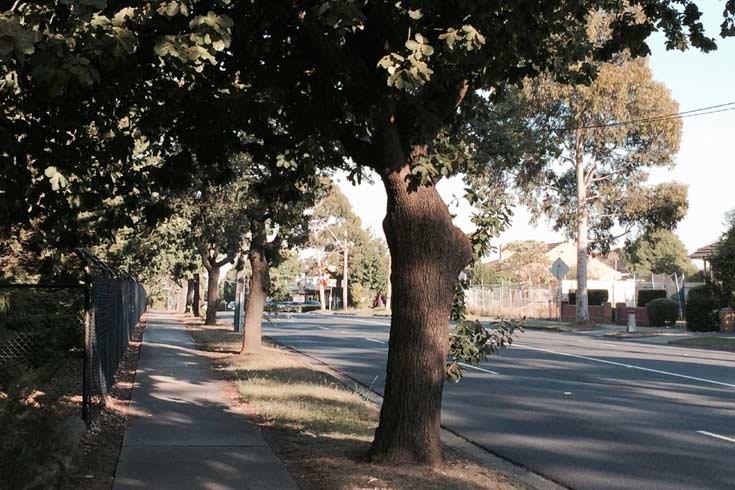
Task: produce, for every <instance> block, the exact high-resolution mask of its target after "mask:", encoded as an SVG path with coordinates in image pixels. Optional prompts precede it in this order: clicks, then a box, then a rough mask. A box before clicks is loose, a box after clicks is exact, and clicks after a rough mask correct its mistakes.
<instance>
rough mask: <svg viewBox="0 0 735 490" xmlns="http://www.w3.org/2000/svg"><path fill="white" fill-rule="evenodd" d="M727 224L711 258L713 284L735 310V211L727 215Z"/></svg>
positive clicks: (723, 300)
mask: <svg viewBox="0 0 735 490" xmlns="http://www.w3.org/2000/svg"><path fill="white" fill-rule="evenodd" d="M725 224H726V226H727V230H726V231H725V233H723V234H722V236H721V237H720V242H719V243H718V244H717V248H716V249H715V253H714V254H713V255H712V256H711V257H710V265H711V267H712V280H713V281H712V282H713V283H714V285H715V287H716V288H717V289H718V290H719V292H720V295H721V297H722V302H723V303H727V304H728V305H729V306H730V307H731V308H735V210H733V211H730V212H729V213H727V215H726V218H725Z"/></svg>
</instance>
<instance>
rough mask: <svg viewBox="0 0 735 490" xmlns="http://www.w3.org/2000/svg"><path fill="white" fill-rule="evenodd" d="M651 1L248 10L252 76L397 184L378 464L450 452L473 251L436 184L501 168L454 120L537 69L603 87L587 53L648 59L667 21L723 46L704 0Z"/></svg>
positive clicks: (239, 30) (244, 51)
mask: <svg viewBox="0 0 735 490" xmlns="http://www.w3.org/2000/svg"><path fill="white" fill-rule="evenodd" d="M642 4H643V5H640V4H638V3H636V5H640V6H641V8H644V9H645V13H646V16H645V17H642V16H640V15H634V13H635V11H633V12H631V10H630V9H628V8H627V6H626V5H625V4H623V3H619V4H614V5H613V4H610V3H609V2H599V3H598V2H561V3H559V2H541V1H539V2H532V3H531V4H526V3H524V4H523V5H522V6H520V7H518V6H516V7H514V6H508V5H507V4H505V3H488V2H466V1H442V2H431V3H429V2H422V3H420V4H419V3H418V2H412V1H411V2H400V3H394V2H386V3H382V2H366V3H357V2H343V1H336V0H334V1H318V2H313V3H309V4H302V3H300V2H297V3H288V4H286V3H278V2H267V3H260V4H259V5H258V6H257V8H251V6H250V5H249V4H247V6H245V5H246V4H245V3H243V2H240V3H239V4H238V5H239V6H240V7H239V10H237V13H236V14H235V13H233V15H232V18H233V19H236V22H235V24H234V26H233V29H234V30H235V32H236V33H235V35H234V36H233V39H234V40H235V41H234V42H233V45H234V50H235V52H237V54H238V56H240V57H241V60H242V59H243V57H244V59H245V60H246V62H245V63H243V62H242V61H241V66H242V65H243V64H245V65H246V66H247V67H248V68H249V70H248V71H247V73H248V76H249V79H251V80H256V81H257V80H262V81H263V85H265V84H266V83H267V84H269V85H270V86H276V85H277V86H278V88H279V89H280V90H281V91H282V93H283V94H291V95H287V96H286V98H287V100H288V101H289V104H288V105H287V106H286V107H285V109H286V110H287V111H288V112H289V113H290V115H291V117H293V118H295V120H299V119H300V120H302V121H303V123H304V124H305V125H308V126H309V127H310V128H313V129H314V130H315V131H316V132H318V137H319V138H321V139H322V140H323V141H324V142H325V144H326V145H338V147H340V148H342V149H343V150H344V153H345V155H346V156H349V157H350V158H351V162H353V163H354V166H353V169H354V175H355V177H356V178H357V177H359V176H360V175H361V174H362V172H363V170H364V169H372V170H373V171H374V172H375V173H376V174H377V175H378V176H379V178H380V179H381V182H382V183H383V185H384V187H385V189H386V193H387V196H388V202H387V210H386V218H385V220H384V222H383V228H384V232H385V235H386V239H387V243H388V247H389V249H390V252H391V283H392V291H393V294H392V302H391V306H392V311H393V316H392V318H391V332H390V342H389V352H388V363H387V376H386V387H385V397H384V402H383V405H382V408H381V415H380V422H379V426H378V429H377V431H376V434H375V439H374V441H373V444H372V447H371V451H370V454H371V457H372V459H373V460H374V461H383V462H390V463H398V462H421V463H426V464H435V463H438V462H439V461H440V460H441V443H440V437H439V434H440V431H439V429H440V410H441V398H442V388H443V382H444V378H445V375H446V372H445V370H446V366H445V362H444V361H445V359H446V356H447V353H448V348H449V332H448V318H449V314H450V310H451V305H452V302H453V298H454V292H455V286H456V285H457V277H458V274H459V272H460V271H461V270H462V269H463V268H464V267H465V266H466V265H467V264H468V263H469V262H470V259H471V257H472V246H471V243H470V240H469V238H468V237H467V236H466V235H465V234H464V233H462V232H461V231H460V230H459V229H458V228H456V227H455V226H454V225H453V224H452V217H451V215H450V213H449V211H448V209H447V207H446V205H445V203H444V202H443V201H442V199H441V197H440V196H439V194H438V192H437V191H436V183H437V182H438V181H439V180H440V179H441V178H442V177H443V176H445V175H454V174H457V173H460V172H467V173H468V174H471V173H474V172H470V170H477V169H481V168H482V165H484V164H486V163H488V161H487V160H483V161H481V162H479V163H477V162H476V160H475V161H474V163H475V164H473V160H474V159H473V158H466V157H467V156H468V153H469V156H473V155H472V148H471V147H469V146H465V145H462V144H459V143H460V142H459V141H458V139H459V138H458V137H457V135H458V133H456V132H453V131H452V129H453V126H452V125H453V122H454V121H455V120H457V119H460V120H462V119H464V118H466V117H471V115H472V114H471V112H472V110H473V109H474V108H478V109H479V108H480V107H487V105H488V100H487V97H483V95H482V94H483V93H485V94H487V93H489V94H490V95H493V94H496V93H498V94H499V93H501V92H502V91H503V90H504V88H505V87H507V86H508V85H509V84H513V83H517V82H520V81H521V80H522V79H523V78H524V77H527V76H533V75H535V74H537V73H539V72H547V71H548V72H550V73H553V74H554V75H555V77H556V78H558V79H566V80H575V81H581V80H585V79H587V80H588V79H589V78H591V76H592V75H593V72H594V67H593V66H592V65H591V64H590V63H587V62H586V60H588V59H593V60H594V59H610V58H611V57H612V55H613V54H615V53H618V52H621V51H622V50H623V49H624V48H628V49H630V51H631V53H632V55H633V56H640V55H644V54H647V53H648V47H647V45H646V43H645V39H646V38H647V37H648V35H649V34H650V33H651V32H652V31H654V30H656V29H661V30H663V31H664V32H665V33H666V35H667V37H668V39H669V44H670V47H672V48H680V49H683V48H685V47H687V45H688V43H689V40H691V43H692V44H694V45H695V46H698V47H701V48H702V49H705V50H710V49H714V47H715V46H714V41H713V40H711V39H709V38H707V37H706V36H705V35H704V33H703V29H702V26H701V23H700V22H699V17H700V14H699V11H698V9H697V7H696V5H695V4H693V3H691V2H687V1H686V0H685V2H684V3H683V4H676V5H673V4H670V3H668V2H661V1H654V0H647V1H645V2H642ZM603 6H604V7H607V8H610V9H613V10H612V12H611V14H612V18H611V22H610V28H611V30H612V33H611V35H610V36H609V38H608V39H607V41H606V42H604V43H602V44H601V45H599V46H597V45H594V44H593V43H592V42H590V41H589V40H588V38H587V37H586V29H587V17H588V14H589V13H590V11H592V10H595V9H597V8H602V7H603ZM679 8H681V9H682V11H679V10H678V9H679ZM236 9H237V7H236ZM727 12H728V13H727V14H726V15H727V19H726V22H725V24H724V25H723V33H725V34H732V32H731V31H732V30H733V29H732V26H731V24H730V22H731V20H732V19H731V17H732V14H733V12H735V6H731V7H729V8H728V10H727ZM685 30H686V31H688V34H689V35H688V36H687V35H686V34H685V33H684V32H685ZM263 31H266V32H268V34H269V35H268V36H267V38H266V39H264V36H262V34H261V33H262V32H263ZM254 47H255V48H254ZM263 53H267V56H266V55H264V54H263ZM256 61H257V62H256ZM256 83H257V82H256ZM478 90H483V91H484V92H481V93H480V92H478ZM468 111H469V112H470V113H469V114H468ZM497 129H498V132H497V133H491V134H490V135H489V136H488V138H487V139H493V138H497V139H499V140H500V139H502V136H499V134H500V133H502V132H503V130H504V129H506V126H503V125H498V127H497ZM496 161H497V160H493V163H494V162H496ZM465 162H466V163H465ZM481 164H482V165H481Z"/></svg>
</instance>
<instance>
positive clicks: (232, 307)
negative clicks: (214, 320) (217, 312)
mask: <svg viewBox="0 0 735 490" xmlns="http://www.w3.org/2000/svg"><path fill="white" fill-rule="evenodd" d="M227 309H228V310H234V309H235V302H234V301H230V302H229V303H227Z"/></svg>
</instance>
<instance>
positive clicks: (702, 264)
mask: <svg viewBox="0 0 735 490" xmlns="http://www.w3.org/2000/svg"><path fill="white" fill-rule="evenodd" d="M719 244H720V242H714V243H710V244H709V245H705V246H704V247H700V248H698V249H697V250H696V251H695V252H694V253H693V254H691V255H690V256H689V258H690V259H691V260H692V263H693V264H694V265H695V266H696V267H697V269H699V270H701V271H703V272H704V275H705V276H707V275H708V269H709V267H707V264H708V263H709V259H710V257H712V255H714V253H715V250H717V246H718V245H719Z"/></svg>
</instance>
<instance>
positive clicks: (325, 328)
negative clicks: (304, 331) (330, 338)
mask: <svg viewBox="0 0 735 490" xmlns="http://www.w3.org/2000/svg"><path fill="white" fill-rule="evenodd" d="M316 328H321V329H322V330H329V329H328V328H327V327H320V326H317V327H316Z"/></svg>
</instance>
